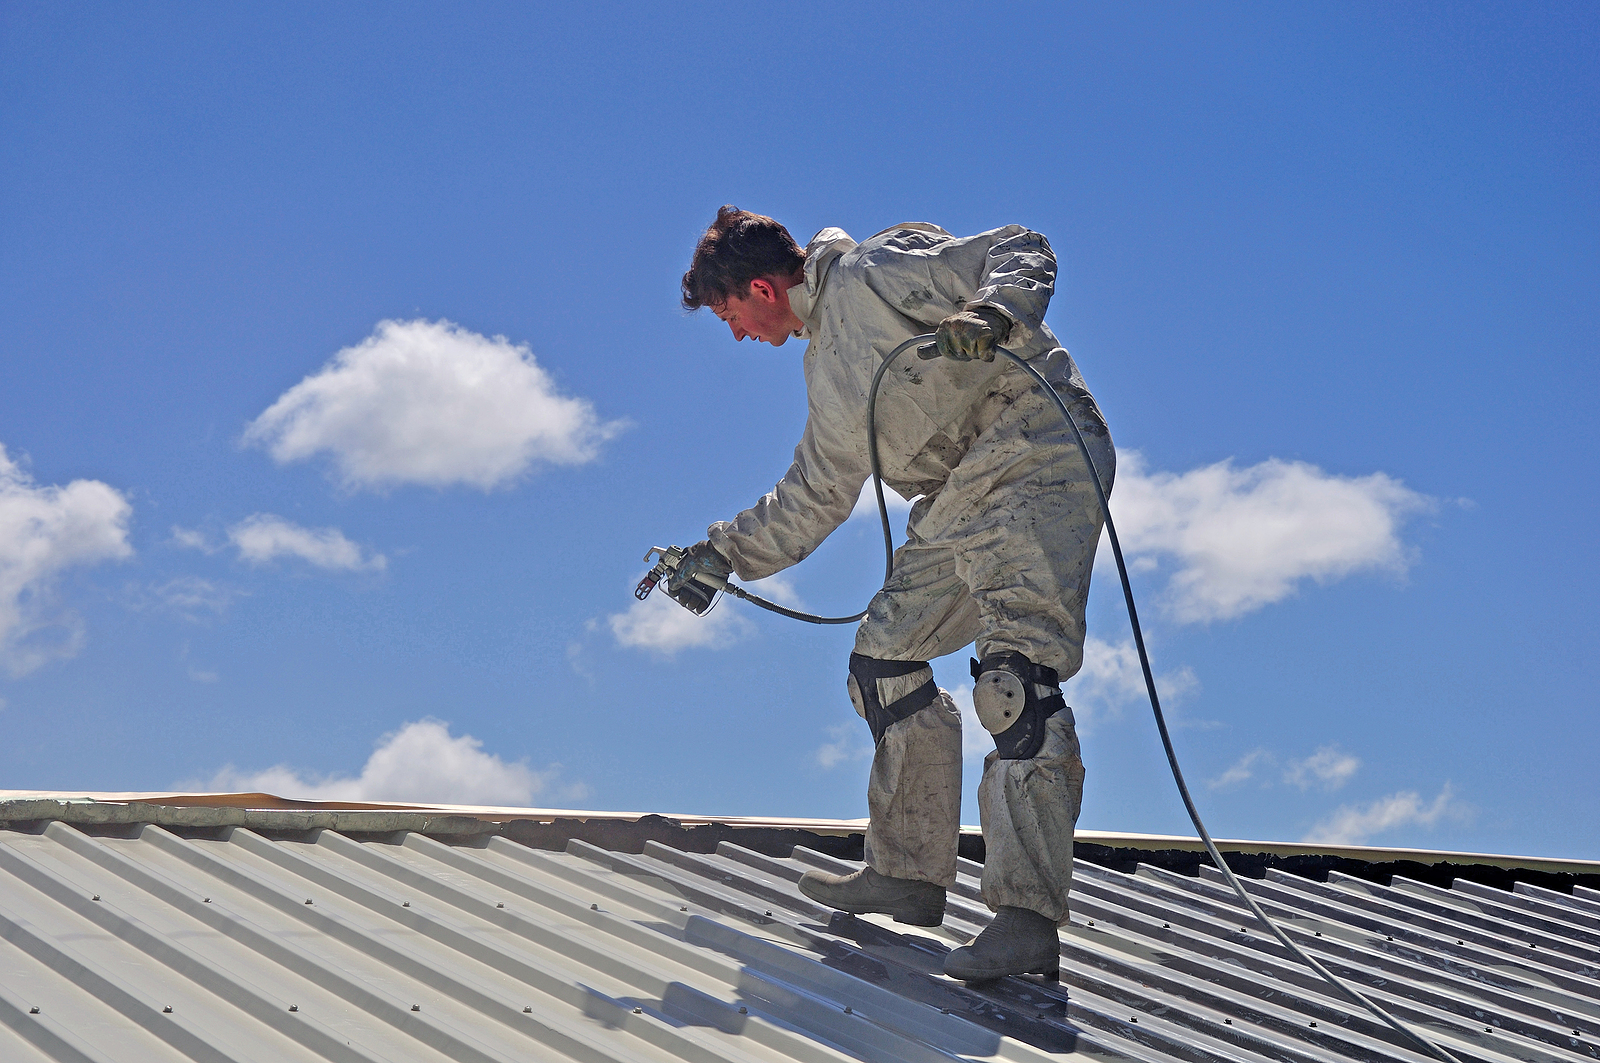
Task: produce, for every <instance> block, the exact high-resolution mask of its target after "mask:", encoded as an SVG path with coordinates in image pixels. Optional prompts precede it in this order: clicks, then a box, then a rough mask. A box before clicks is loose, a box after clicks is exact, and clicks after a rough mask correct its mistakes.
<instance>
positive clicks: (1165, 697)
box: [1061, 635, 1200, 734]
mask: <svg viewBox="0 0 1600 1063" xmlns="http://www.w3.org/2000/svg"><path fill="white" fill-rule="evenodd" d="M1199 685H1200V681H1199V680H1198V679H1196V678H1195V674H1194V672H1193V671H1192V670H1191V669H1190V668H1189V667H1188V666H1187V665H1185V666H1184V667H1182V668H1179V669H1178V670H1177V671H1175V672H1163V673H1161V674H1160V675H1157V676H1156V692H1157V693H1158V694H1159V695H1160V697H1161V707H1162V708H1163V709H1168V708H1169V707H1171V706H1175V705H1177V704H1178V702H1180V701H1181V700H1183V698H1184V697H1186V696H1187V695H1189V694H1191V693H1193V692H1194V691H1195V689H1196V688H1198V687H1199ZM1061 689H1062V693H1064V694H1065V695H1066V698H1067V704H1068V705H1071V706H1072V713H1073V717H1074V718H1075V719H1076V720H1077V721H1078V730H1079V731H1080V732H1082V733H1085V734H1087V733H1090V732H1092V731H1093V729H1094V726H1095V724H1096V723H1098V722H1099V721H1100V720H1101V719H1103V718H1111V717H1116V716H1119V715H1121V713H1122V708H1123V706H1124V705H1126V704H1127V703H1128V702H1130V701H1144V700H1145V699H1146V697H1147V695H1146V693H1145V688H1144V670H1143V669H1142V668H1140V667H1139V651H1138V649H1137V648H1136V647H1135V646H1134V644H1133V639H1132V638H1127V639H1124V640H1123V641H1121V642H1118V643H1110V642H1106V641H1105V640H1103V639H1098V638H1095V637H1094V636H1093V635H1090V636H1089V637H1088V638H1086V639H1084V642H1083V667H1082V668H1080V669H1079V670H1078V674H1077V675H1075V676H1073V677H1072V678H1071V679H1069V680H1067V681H1066V682H1065V683H1063V684H1062V685H1061Z"/></svg>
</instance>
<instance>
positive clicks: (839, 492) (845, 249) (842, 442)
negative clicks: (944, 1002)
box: [683, 206, 1115, 980]
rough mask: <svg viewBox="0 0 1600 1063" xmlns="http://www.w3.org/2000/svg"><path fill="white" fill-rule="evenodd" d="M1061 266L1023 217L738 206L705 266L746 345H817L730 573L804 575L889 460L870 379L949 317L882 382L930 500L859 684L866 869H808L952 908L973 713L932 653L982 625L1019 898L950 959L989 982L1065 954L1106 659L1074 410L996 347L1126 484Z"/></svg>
mask: <svg viewBox="0 0 1600 1063" xmlns="http://www.w3.org/2000/svg"><path fill="white" fill-rule="evenodd" d="M1054 283H1055V256H1054V255H1053V254H1052V253H1051V250H1050V245H1049V243H1048V242H1047V241H1046V240H1045V239H1044V237H1042V236H1040V235H1039V234H1038V233H1033V232H1029V231H1028V230H1026V229H1023V228H1021V227H1020V226H1015V225H1012V226H1007V227H1005V228H1003V229H996V230H994V231H993V232H987V233H982V234H980V235H978V236H973V237H967V238H964V239H957V238H956V237H953V236H951V235H950V234H949V233H947V232H945V231H944V230H943V229H940V228H938V227H936V226H932V225H925V224H908V225H898V226H895V227H894V228H892V229H887V230H885V231H884V232H881V233H879V234H878V235H876V236H874V237H872V238H871V239H869V240H867V241H865V242H864V243H860V244H857V243H856V242H855V241H854V240H852V239H851V238H850V237H849V236H847V235H846V234H845V233H844V232H843V231H841V230H839V229H824V230H822V232H820V233H818V234H817V235H816V237H815V238H814V239H812V241H811V243H810V245H809V246H808V247H807V248H806V249H805V250H804V251H802V250H801V249H800V248H799V246H798V245H797V244H796V243H795V242H794V239H793V238H792V237H791V236H790V235H789V232H788V230H787V229H785V228H784V227H783V226H782V225H780V224H778V223H777V222H775V221H773V220H772V219H771V218H767V217H763V216H761V215H757V214H751V213H750V212H748V211H741V210H738V209H737V208H735V207H731V206H729V207H723V208H722V209H721V210H719V211H718V212H717V220H716V221H715V222H714V223H713V224H712V226H711V227H710V228H709V229H708V230H707V231H706V233H705V235H704V237H703V238H702V239H701V240H700V243H699V246H698V247H697V248H696V249H695V253H694V259H693V263H692V265H691V266H690V269H689V271H688V272H687V273H685V274H684V276H683V305H684V306H685V307H686V308H688V309H690V310H694V309H697V308H699V307H702V306H709V307H711V309H712V310H713V312H714V313H716V315H717V317H719V318H720V319H722V320H723V321H725V322H727V324H728V327H729V329H731V330H732V332H733V335H734V337H735V338H736V339H739V340H743V339H746V338H749V339H756V340H762V341H765V342H767V343H770V344H772V345H773V346H775V347H781V346H783V345H784V344H785V343H787V342H788V341H789V339H790V338H792V337H798V338H800V339H805V340H809V341H810V343H809V345H808V347H807V348H806V351H805V355H804V366H805V380H806V393H807V401H808V403H809V416H808V419H807V421H806V428H805V433H804V435H803V436H802V437H801V440H800V445H799V446H798V447H796V448H795V456H794V464H793V465H791V466H790V467H789V471H788V472H787V473H786V474H785V475H784V477H783V479H782V480H780V481H779V482H778V485H777V486H776V487H775V488H774V489H773V490H772V492H771V493H770V494H768V495H767V496H766V497H765V498H763V499H761V501H759V502H757V503H756V505H755V506H754V507H752V508H751V509H748V510H746V511H745V512H743V513H740V514H739V515H738V516H737V517H735V518H734V519H733V520H732V521H725V522H720V523H717V524H713V525H712V526H711V528H710V530H709V537H708V539H706V540H705V541H703V542H701V543H699V544H697V545H696V546H695V547H693V548H691V551H690V558H689V560H688V561H687V562H686V564H689V565H692V566H701V567H704V568H705V569H707V570H709V571H712V572H715V573H716V574H717V575H720V576H725V575H728V574H729V572H730V571H731V572H733V573H735V574H737V575H738V576H739V577H740V578H742V579H745V580H754V579H760V578H762V577H763V576H768V575H771V574H772V573H774V572H777V571H779V570H781V569H785V568H788V567H789V566H790V565H793V564H796V563H797V562H799V561H801V560H803V559H804V558H805V557H806V556H807V555H809V554H810V553H811V552H812V551H813V550H815V549H816V548H817V546H818V545H819V544H820V543H821V542H822V541H823V540H824V539H825V538H827V536H828V534H829V533H830V532H832V531H833V529H835V528H837V527H838V526H839V525H840V524H842V523H843V522H844V521H845V519H846V518H847V517H848V516H849V515H850V511H851V509H852V508H853V507H854V505H855V502H856V498H857V495H858V494H859V493H860V490H861V487H862V484H863V483H864V481H865V480H866V478H867V477H868V475H870V463H869V459H868V455H867V423H866V409H867V390H868V387H869V386H870V384H871V381H872V376H873V373H874V372H875V371H876V370H877V368H878V365H879V364H880V362H881V361H882V359H883V358H884V357H885V356H886V355H888V354H889V352H890V351H892V350H893V349H894V348H895V347H897V346H898V345H900V344H901V343H902V342H904V341H905V340H907V339H910V338H911V337H912V336H915V335H918V334H921V333H927V332H935V331H936V332H937V334H938V354H937V355H933V354H930V355H928V356H927V357H925V358H918V357H916V356H913V355H911V354H910V353H909V352H908V353H907V354H903V355H902V356H901V357H900V359H899V360H898V361H897V362H896V363H895V364H894V366H893V367H892V368H891V369H890V370H889V372H888V373H887V374H886V375H885V377H884V380H883V383H882V385H881V386H880V390H879V393H878V404H877V432H878V444H879V452H880V457H881V460H882V469H883V478H884V480H885V482H886V483H888V485H889V486H890V487H892V488H893V489H894V490H895V491H897V492H899V493H900V494H901V495H902V496H903V497H906V498H917V502H916V504H915V505H914V506H913V507H912V509H911V519H910V523H909V525H908V527H907V541H906V542H905V544H904V545H903V546H901V547H900V549H899V550H897V551H896V552H895V555H894V570H893V575H892V576H891V577H890V579H889V581H888V583H887V584H886V585H885V586H884V587H883V589H882V590H881V591H879V592H878V594H877V595H876V596H875V597H874V598H873V599H872V603H871V605H870V607H869V608H868V610H867V615H866V618H865V619H864V620H863V621H862V622H861V626H860V628H859V629H858V631H857V635H856V648H855V652H854V653H852V654H851V655H850V668H849V671H850V675H849V679H848V683H847V685H848V688H849V691H850V698H851V701H852V703H853V704H854V705H855V709H856V712H857V713H859V714H860V715H861V716H862V717H863V718H865V719H866V721H867V724H868V726H869V727H870V728H871V731H872V737H873V741H874V743H875V751H874V755H873V761H872V773H871V778H870V781H869V784H868V789H867V803H868V807H869V811H870V814H871V823H870V825H869V827H868V828H867V836H866V848H865V857H866V867H864V868H863V869H862V870H860V871H857V872H855V873H854V874H850V875H827V874H822V873H820V872H815V871H813V872H808V873H807V874H806V875H805V876H804V877H803V878H801V880H800V890H801V892H802V893H804V894H805V895H806V896H808V897H811V898H813V899H814V900H816V901H818V902H820V903H822V904H826V905H829V906H830V907H833V908H836V909H840V910H843V911H847V912H882V913H885V914H888V915H892V916H893V917H894V918H895V919H896V920H897V921H900V922H904V923H911V924H915V925H919V926H937V925H939V924H940V922H941V921H942V919H943V915H944V906H945V891H946V889H947V888H948V887H950V886H951V885H953V884H954V882H955V877H956V843H957V835H958V831H959V822H960V821H959V815H960V809H961V720H960V714H959V712H958V711H957V709H956V706H955V703H954V702H953V701H952V700H951V698H950V695H949V694H948V693H946V692H945V691H943V690H940V689H939V688H938V687H937V686H936V685H935V684H934V682H933V670H932V668H930V667H929V665H928V661H929V660H931V659H932V658H934V657H938V656H941V655H943V654H947V653H952V652H955V651H956V650H959V649H961V648H962V647H963V646H965V645H967V644H968V643H970V642H973V641H974V640H975V641H976V643H977V649H978V653H979V655H980V656H981V658H982V659H981V661H979V660H975V661H973V667H972V674H973V678H974V680H975V687H974V693H973V703H974V706H975V707H976V709H977V710H978V716H979V718H980V720H981V721H982V722H983V724H984V726H985V727H986V728H987V729H988V730H989V731H990V732H991V733H992V734H993V735H994V738H995V745H996V748H995V751H994V752H992V753H990V754H989V755H988V756H987V758H985V760H984V767H983V780H982V782H981V783H980V784H979V789H978V807H979V811H980V815H981V818H982V824H983V834H984V839H985V842H986V847H987V857H986V860H985V863H984V868H983V899H984V901H985V903H987V904H988V905H989V907H990V908H992V909H993V910H994V911H995V912H996V916H995V918H994V920H993V921H992V922H991V924H990V925H989V926H988V927H987V928H986V929H985V930H984V931H983V933H982V934H980V935H979V936H978V937H977V938H976V939H975V940H974V941H973V942H972V944H970V945H968V946H965V947H963V948H959V949H956V950H954V951H953V952H951V953H950V955H949V957H948V958H947V959H946V962H945V972H946V973H947V974H949V975H951V976H953V977H956V978H963V979H970V980H978V979H989V978H998V977H1000V976H1002V975H1006V974H1024V973H1042V974H1051V973H1054V972H1055V971H1056V970H1057V966H1058V962H1059V959H1058V957H1059V948H1060V946H1059V941H1058V939H1057V936H1056V928H1057V927H1059V926H1061V925H1063V924H1064V923H1065V922H1066V920H1067V891H1068V888H1069V886H1070V884H1071V879H1072V836H1073V828H1074V825H1075V824H1076V822H1077V818H1078V807H1079V803H1080V801H1081V798H1082V794H1083V762H1082V759H1081V758H1080V756H1079V751H1078V739H1077V734H1076V732H1075V730H1074V726H1073V718H1072V710H1071V709H1070V708H1067V707H1066V705H1065V703H1064V702H1063V700H1062V697H1061V689H1060V680H1061V679H1065V678H1068V677H1070V676H1071V675H1073V674H1074V673H1076V672H1077V671H1078V668H1079V667H1080V666H1081V664H1082V660H1083V636H1084V630H1083V629H1084V604H1085V601H1086V599H1087V597H1088V593H1089V575H1090V570H1091V569H1092V567H1093V563H1094V551H1095V546H1096V544H1097V542H1098V541H1099V537H1100V526H1101V514H1100V510H1099V505H1098V503H1097V501H1096V499H1095V494H1094V487H1093V484H1092V482H1091V480H1090V479H1089V472H1088V469H1087V468H1086V466H1085V464H1084V462H1083V459H1082V457H1081V455H1080V454H1079V452H1078V449H1077V446H1076V444H1075V443H1074V441H1073V437H1072V434H1071V429H1070V428H1068V427H1067V426H1066V424H1064V423H1063V422H1062V420H1061V415H1060V412H1059V411H1058V410H1057V409H1056V407H1055V405H1054V404H1053V403H1052V402H1051V400H1050V399H1049V397H1048V396H1046V395H1043V394H1040V393H1039V392H1038V390H1037V389H1036V388H1035V386H1034V385H1033V383H1032V381H1031V380H1030V379H1029V378H1028V376H1027V375H1026V374H1024V373H1023V372H1021V371H1020V370H1019V369H1017V367H1016V366H1014V365H1011V364H1010V363H1009V362H1008V361H1007V360H1006V359H1004V358H1000V359H996V358H995V353H994V348H995V347H996V346H1005V347H1006V348H1007V349H1008V350H1012V351H1014V352H1015V353H1017V354H1018V355H1020V356H1022V357H1024V358H1026V359H1028V360H1029V362H1030V364H1031V365H1033V366H1034V367H1035V368H1036V369H1038V371H1039V372H1040V373H1041V374H1043V375H1044V377H1045V378H1046V379H1047V380H1049V381H1050V382H1051V384H1052V385H1053V386H1054V387H1055V388H1056V390H1057V391H1058V392H1059V393H1060V394H1061V395H1062V397H1063V398H1064V399H1065V400H1066V402H1067V403H1068V405H1069V406H1070V407H1071V408H1072V410H1073V414H1074V416H1075V417H1076V418H1077V419H1078V423H1079V425H1080V426H1081V427H1082V429H1083V431H1084V433H1085V438H1086V440H1087V442H1088V444H1089V449H1090V452H1091V454H1092V455H1093V458H1094V461H1095V464H1096V466H1097V468H1098V470H1099V472H1100V475H1101V476H1102V477H1103V478H1104V481H1105V485H1106V487H1107V489H1108V490H1109V488H1110V482H1111V476H1112V472H1113V468H1114V462H1115V457H1114V453H1113V450H1112V446H1111V438H1110V434H1109V432H1108V431H1107V429H1106V424H1105V419H1104V418H1103V417H1102V416H1101V414H1100V410H1099V408H1098V407H1097V406H1096V405H1095V402H1094V399H1093V398H1092V397H1091V396H1090V394H1089V392H1088V390H1087V389H1086V388H1085V387H1084V383H1083V378H1082V377H1081V376H1079V374H1078V370H1077V367H1076V366H1075V365H1074V364H1073V362H1072V359H1071V358H1070V357H1069V356H1068V354H1067V352H1066V351H1065V350H1062V349H1061V348H1060V346H1059V345H1058V344H1057V343H1056V338H1055V336H1054V335H1052V334H1051V332H1050V330H1049V328H1047V327H1046V326H1045V324H1044V320H1043V319H1044V312H1045V308H1046V306H1047V305H1048V304H1049V301H1050V295H1051V292H1052V291H1053V289H1054ZM941 356H942V357H941ZM918 496H920V498H919V497H918Z"/></svg>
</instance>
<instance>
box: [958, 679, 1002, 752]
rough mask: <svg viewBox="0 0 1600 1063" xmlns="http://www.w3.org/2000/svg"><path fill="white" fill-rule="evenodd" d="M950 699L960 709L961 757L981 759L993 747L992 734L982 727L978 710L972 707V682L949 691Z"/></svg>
mask: <svg viewBox="0 0 1600 1063" xmlns="http://www.w3.org/2000/svg"><path fill="white" fill-rule="evenodd" d="M950 700H951V701H954V702H955V703H956V708H957V709H960V710H961V759H963V760H975V759H982V758H983V757H985V756H987V755H988V753H989V751H990V750H991V749H993V748H994V736H993V735H991V734H990V733H989V732H988V731H985V730H984V729H983V724H982V723H980V722H979V720H978V710H977V709H975V708H973V707H972V684H971V683H962V684H961V685H960V686H958V687H956V688H955V689H954V690H952V691H950Z"/></svg>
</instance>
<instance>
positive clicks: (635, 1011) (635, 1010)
mask: <svg viewBox="0 0 1600 1063" xmlns="http://www.w3.org/2000/svg"><path fill="white" fill-rule="evenodd" d="M633 1013H634V1014H635V1015H643V1014H644V1009H643V1008H634V1009H633Z"/></svg>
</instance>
